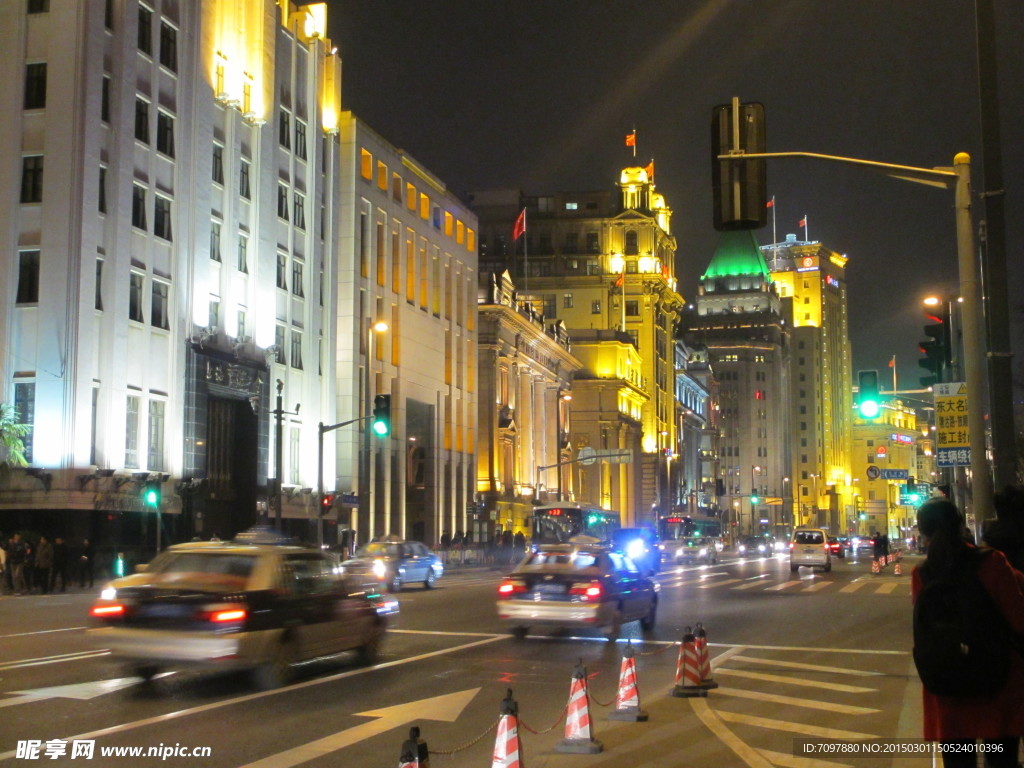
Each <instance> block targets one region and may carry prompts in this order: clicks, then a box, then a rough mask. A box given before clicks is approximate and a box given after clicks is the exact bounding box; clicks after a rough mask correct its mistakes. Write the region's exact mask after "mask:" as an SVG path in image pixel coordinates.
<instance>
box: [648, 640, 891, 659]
mask: <svg viewBox="0 0 1024 768" xmlns="http://www.w3.org/2000/svg"><path fill="white" fill-rule="evenodd" d="M634 642H637V643H640V642H652V643H661V644H664V645H675V644H676V643H675V642H671V641H668V640H646V641H644V640H635V641H634ZM708 646H709V647H712V648H749V649H750V650H752V651H789V652H792V653H864V654H868V655H871V656H909V655H910V652H909V651H885V650H880V649H871V648H808V647H801V646H799V645H749V644H747V643H744V644H742V645H739V644H737V643H708Z"/></svg>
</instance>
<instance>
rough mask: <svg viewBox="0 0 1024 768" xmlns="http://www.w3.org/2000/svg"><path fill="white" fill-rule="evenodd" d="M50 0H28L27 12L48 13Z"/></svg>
mask: <svg viewBox="0 0 1024 768" xmlns="http://www.w3.org/2000/svg"><path fill="white" fill-rule="evenodd" d="M49 11H50V0H28V12H29V13H49Z"/></svg>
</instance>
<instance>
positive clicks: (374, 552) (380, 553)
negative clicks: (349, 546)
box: [356, 541, 399, 557]
mask: <svg viewBox="0 0 1024 768" xmlns="http://www.w3.org/2000/svg"><path fill="white" fill-rule="evenodd" d="M398 552H399V545H398V544H396V543H394V542H387V541H371V542H370V543H369V544H364V545H363V546H361V547H360V548H359V549H358V550H356V557H398Z"/></svg>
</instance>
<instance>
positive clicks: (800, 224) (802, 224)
mask: <svg viewBox="0 0 1024 768" xmlns="http://www.w3.org/2000/svg"><path fill="white" fill-rule="evenodd" d="M797 226H798V227H806V226H807V219H800V221H799V222H798V223H797Z"/></svg>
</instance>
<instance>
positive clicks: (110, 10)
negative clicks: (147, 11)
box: [90, 0, 114, 464]
mask: <svg viewBox="0 0 1024 768" xmlns="http://www.w3.org/2000/svg"><path fill="white" fill-rule="evenodd" d="M103 26H105V27H106V28H107V29H109V30H113V29H114V0H106V2H105V3H104V4H103ZM93 394H94V396H95V391H94V393H93ZM90 463H91V464H95V463H96V462H95V461H92V462H90Z"/></svg>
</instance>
